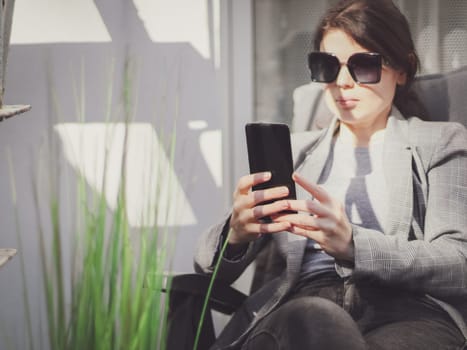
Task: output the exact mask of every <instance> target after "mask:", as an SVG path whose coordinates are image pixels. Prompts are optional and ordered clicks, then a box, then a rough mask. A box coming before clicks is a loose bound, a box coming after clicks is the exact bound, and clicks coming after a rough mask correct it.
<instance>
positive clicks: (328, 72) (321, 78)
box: [308, 52, 383, 84]
mask: <svg viewBox="0 0 467 350" xmlns="http://www.w3.org/2000/svg"><path fill="white" fill-rule="evenodd" d="M346 65H347V69H348V70H349V73H350V75H351V76H352V79H353V80H354V81H355V82H356V83H359V84H376V83H379V81H380V79H381V69H382V66H383V59H382V56H381V55H380V54H379V53H375V52H358V53H354V54H353V55H352V56H350V57H349V59H348V60H347V63H346ZM308 68H309V69H310V72H311V80H312V81H316V82H320V83H332V82H333V81H335V80H336V79H337V76H338V74H339V71H340V70H341V63H340V62H339V59H338V58H337V57H336V56H335V55H333V54H331V53H327V52H311V53H309V54H308Z"/></svg>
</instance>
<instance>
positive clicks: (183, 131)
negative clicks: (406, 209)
mask: <svg viewBox="0 0 467 350" xmlns="http://www.w3.org/2000/svg"><path fill="white" fill-rule="evenodd" d="M34 1H36V0H34ZM135 2H137V0H135ZM139 2H141V1H139ZM207 3H208V4H210V1H208V0H207ZM95 7H97V9H98V12H99V14H100V16H101V18H102V20H103V22H104V24H105V27H106V28H107V31H108V33H109V35H110V38H111V41H110V42H99V43H96V42H93V43H37V44H21V45H16V44H15V43H14V42H13V43H12V45H11V48H10V54H9V62H8V67H7V77H6V78H7V83H6V86H7V88H6V95H5V101H7V102H8V103H15V102H16V101H23V102H24V101H27V102H28V103H30V104H31V105H32V110H31V111H30V112H28V113H26V114H23V115H21V116H18V117H15V118H12V119H10V120H8V121H6V122H4V123H1V124H0V144H1V148H2V149H3V150H5V149H6V148H10V149H11V153H12V156H13V162H14V166H15V169H16V175H17V178H16V183H17V186H18V209H19V213H20V221H21V222H20V225H21V231H22V233H23V234H24V236H26V237H27V239H25V240H24V241H25V247H24V251H23V252H19V254H22V255H23V257H24V258H25V261H26V265H27V266H26V269H27V271H26V273H27V279H28V283H29V284H30V285H31V286H33V288H36V287H37V294H34V293H32V295H37V300H33V303H36V304H37V302H39V300H40V297H39V295H40V293H39V291H40V290H41V289H40V288H41V286H40V276H38V273H37V271H36V270H35V266H39V264H38V261H39V260H38V256H37V254H38V235H37V222H36V218H35V210H34V205H33V200H32V193H33V191H32V184H31V183H32V170H33V160H34V159H35V158H36V155H37V154H38V152H39V149H40V148H41V147H46V145H47V142H49V141H50V140H51V138H52V137H57V134H55V135H53V134H52V132H51V130H53V125H56V124H62V123H75V122H77V121H78V120H80V118H84V119H85V121H86V126H85V128H88V127H89V125H91V123H102V122H104V121H105V119H106V115H107V114H108V111H109V107H108V106H109V105H110V106H111V110H112V112H111V114H112V116H114V115H120V116H121V115H122V114H123V113H122V109H123V104H122V90H123V88H124V82H123V76H124V70H125V64H126V63H127V59H129V61H130V62H131V63H132V67H134V69H133V70H132V72H133V74H132V75H131V76H130V78H131V79H130V84H131V87H130V92H131V93H132V95H133V96H134V100H133V103H134V108H133V111H134V113H133V114H134V115H133V120H134V122H136V123H139V125H143V124H144V125H152V126H153V130H152V131H151V130H150V129H149V131H148V135H149V134H151V133H155V135H153V136H151V137H152V139H153V140H156V141H157V140H159V141H161V142H164V141H163V140H167V138H168V137H167V133H168V132H170V131H171V130H172V128H173V125H174V124H175V125H176V139H177V146H176V154H175V161H174V165H173V167H174V173H175V174H176V176H177V178H178V183H179V184H180V186H181V187H182V191H183V193H184V196H185V197H184V198H186V200H185V201H186V203H185V205H186V207H187V208H188V209H189V217H188V219H186V218H183V217H180V223H182V226H180V228H179V230H178V241H177V246H176V249H175V257H174V266H173V268H174V270H176V271H182V272H184V271H191V270H192V257H193V251H194V246H195V242H196V240H197V237H198V234H199V233H200V232H201V231H202V230H203V229H205V228H206V227H207V226H208V225H209V224H211V223H212V222H213V220H215V218H217V217H220V216H221V215H222V214H223V207H224V198H223V193H222V190H221V185H222V173H221V169H222V164H221V159H220V157H221V141H222V140H221V138H222V135H221V128H222V124H223V120H222V119H221V118H219V115H218V111H219V108H218V107H219V106H218V104H217V103H218V102H217V101H218V98H217V97H218V96H217V89H216V70H215V67H214V63H213V62H212V60H211V59H209V58H206V57H204V56H203V55H201V54H200V53H199V51H198V50H196V49H195V47H194V46H193V45H191V44H190V43H157V42H154V41H152V40H151V38H150V36H149V35H148V33H147V31H146V29H145V25H144V23H143V22H142V20H141V19H140V16H139V15H138V10H137V8H136V6H135V5H134V3H133V2H131V1H127V0H120V1H116V0H100V1H95ZM207 8H208V15H207V18H208V22H209V24H208V29H209V38H208V39H209V42H211V43H212V42H213V36H214V33H213V25H212V7H210V6H207ZM48 10H50V9H48ZM19 15H20V13H19V12H16V13H15V18H14V21H13V22H14V23H13V31H14V30H15V20H16V21H18V22H19V21H20V19H19V18H17V16H19ZM34 16H38V14H37V13H36V14H34ZM82 21H83V26H86V18H82ZM37 30H40V28H37ZM57 30H60V29H59V28H57ZM210 50H211V51H212V45H211V46H210ZM110 90H112V91H113V96H112V98H111V101H110V103H109V101H108V94H109V91H110ZM120 120H121V118H120ZM83 130H85V129H81V131H80V132H82V131H83ZM65 139H67V141H68V142H71V139H70V138H67V137H65ZM98 139H99V136H96V137H95V138H94V141H96V140H98ZM63 140H64V139H63V138H62V141H63ZM89 151H90V152H92V148H91V149H90V150H89ZM1 157H3V158H2V159H3V161H2V164H4V165H3V166H2V167H0V177H1V180H0V196H1V200H0V210H1V211H2V213H3V216H2V233H1V234H0V247H16V246H17V242H16V236H15V230H16V227H15V222H14V214H13V207H12V203H11V194H10V184H9V181H10V180H9V173H8V171H9V170H8V166H7V165H6V158H5V156H4V155H1ZM141 162H144V159H141ZM70 165H72V164H68V165H66V167H68V168H70V169H71V167H70ZM139 166H141V169H143V168H144V164H139ZM73 186H74V185H73ZM206 194H209V195H208V196H207V195H206ZM64 200H70V199H69V198H64ZM69 219H70V220H72V218H71V215H70V218H69ZM64 225H73V223H72V222H68V223H67V222H65V223H64ZM0 273H1V276H0V278H2V279H3V280H4V281H15V283H0V295H1V296H2V297H1V298H0V309H1V310H2V315H1V316H0V318H2V319H9V321H13V322H15V320H16V322H21V320H20V316H18V313H17V310H18V308H19V307H21V297H20V295H19V293H18V291H20V283H19V281H20V279H19V276H20V267H19V258H18V257H17V258H15V259H14V260H13V261H12V262H11V263H10V264H8V265H7V266H6V267H5V268H4V269H3V270H2V271H0ZM16 281H17V283H16ZM0 322H3V321H0ZM22 328H23V327H22V326H21V325H18V327H16V329H17V330H18V332H21V329H22ZM0 331H1V330H0ZM1 336H2V334H1V333H0V337H1ZM0 348H2V345H1V344H0Z"/></svg>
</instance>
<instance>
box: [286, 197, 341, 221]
mask: <svg viewBox="0 0 467 350" xmlns="http://www.w3.org/2000/svg"><path fill="white" fill-rule="evenodd" d="M287 202H288V207H289V209H290V210H294V211H299V212H306V213H310V214H314V215H317V216H321V217H327V216H331V215H332V210H331V209H330V208H329V207H328V206H326V205H323V204H322V203H320V202H318V201H314V200H311V199H309V200H306V201H304V200H287Z"/></svg>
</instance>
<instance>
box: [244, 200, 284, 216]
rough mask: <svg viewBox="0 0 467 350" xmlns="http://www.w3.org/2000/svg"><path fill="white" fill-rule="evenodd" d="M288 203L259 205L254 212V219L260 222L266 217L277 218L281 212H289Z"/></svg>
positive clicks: (277, 202)
mask: <svg viewBox="0 0 467 350" xmlns="http://www.w3.org/2000/svg"><path fill="white" fill-rule="evenodd" d="M288 208H289V206H288V204H287V201H276V202H273V203H271V204H265V205H258V206H256V207H254V208H253V210H252V219H253V220H258V219H261V218H264V217H265V216H275V215H277V214H278V213H280V212H281V211H284V210H288Z"/></svg>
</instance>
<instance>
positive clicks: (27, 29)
mask: <svg viewBox="0 0 467 350" xmlns="http://www.w3.org/2000/svg"><path fill="white" fill-rule="evenodd" d="M13 16H14V17H13V25H12V32H11V43H12V44H43V43H57V42H61V43H76V42H110V41H112V39H111V37H110V35H109V32H108V31H107V28H106V26H105V24H104V22H103V20H102V18H101V16H100V14H99V11H98V10H97V8H96V5H95V3H94V1H93V0H16V2H15V10H14V15H13Z"/></svg>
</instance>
